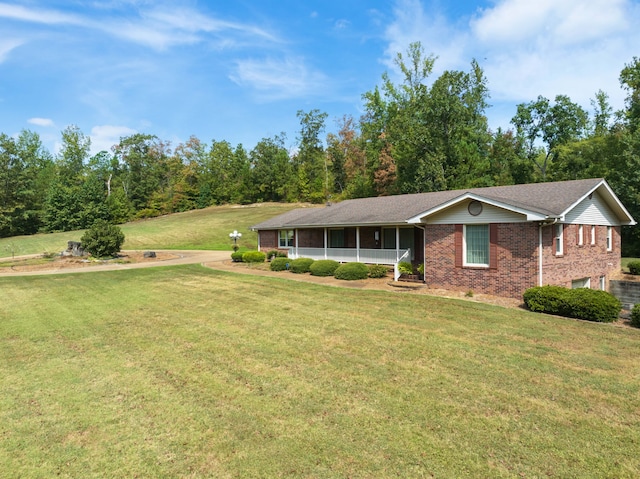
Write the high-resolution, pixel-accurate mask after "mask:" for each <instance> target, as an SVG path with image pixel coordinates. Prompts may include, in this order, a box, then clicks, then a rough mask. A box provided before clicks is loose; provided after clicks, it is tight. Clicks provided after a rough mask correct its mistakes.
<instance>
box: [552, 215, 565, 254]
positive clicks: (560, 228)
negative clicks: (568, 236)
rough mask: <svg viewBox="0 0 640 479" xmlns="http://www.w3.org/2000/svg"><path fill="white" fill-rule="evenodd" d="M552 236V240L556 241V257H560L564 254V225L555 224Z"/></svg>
mask: <svg viewBox="0 0 640 479" xmlns="http://www.w3.org/2000/svg"><path fill="white" fill-rule="evenodd" d="M554 234H555V236H554V238H555V239H556V245H555V246H556V251H555V253H556V256H562V255H563V254H564V224H562V223H559V224H557V225H556V230H555V232H554Z"/></svg>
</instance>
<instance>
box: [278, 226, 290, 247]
mask: <svg viewBox="0 0 640 479" xmlns="http://www.w3.org/2000/svg"><path fill="white" fill-rule="evenodd" d="M278 247H280V248H292V247H293V230H280V231H279V232H278Z"/></svg>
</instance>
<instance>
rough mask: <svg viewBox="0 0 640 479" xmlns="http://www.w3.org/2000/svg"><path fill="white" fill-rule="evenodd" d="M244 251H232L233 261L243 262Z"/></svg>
mask: <svg viewBox="0 0 640 479" xmlns="http://www.w3.org/2000/svg"><path fill="white" fill-rule="evenodd" d="M243 254H244V253H240V252H239V251H234V252H233V253H231V261H233V262H234V263H242V255H243Z"/></svg>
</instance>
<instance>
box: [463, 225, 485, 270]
mask: <svg viewBox="0 0 640 479" xmlns="http://www.w3.org/2000/svg"><path fill="white" fill-rule="evenodd" d="M462 237H463V243H462V244H463V258H464V263H463V265H464V266H480V267H486V268H488V267H489V225H464V228H463V236H462Z"/></svg>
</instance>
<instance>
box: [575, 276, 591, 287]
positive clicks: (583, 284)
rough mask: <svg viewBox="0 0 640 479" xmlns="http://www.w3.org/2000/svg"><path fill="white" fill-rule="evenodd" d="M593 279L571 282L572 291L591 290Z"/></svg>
mask: <svg viewBox="0 0 640 479" xmlns="http://www.w3.org/2000/svg"><path fill="white" fill-rule="evenodd" d="M590 287H591V278H580V279H574V280H573V281H571V289H579V288H590Z"/></svg>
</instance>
